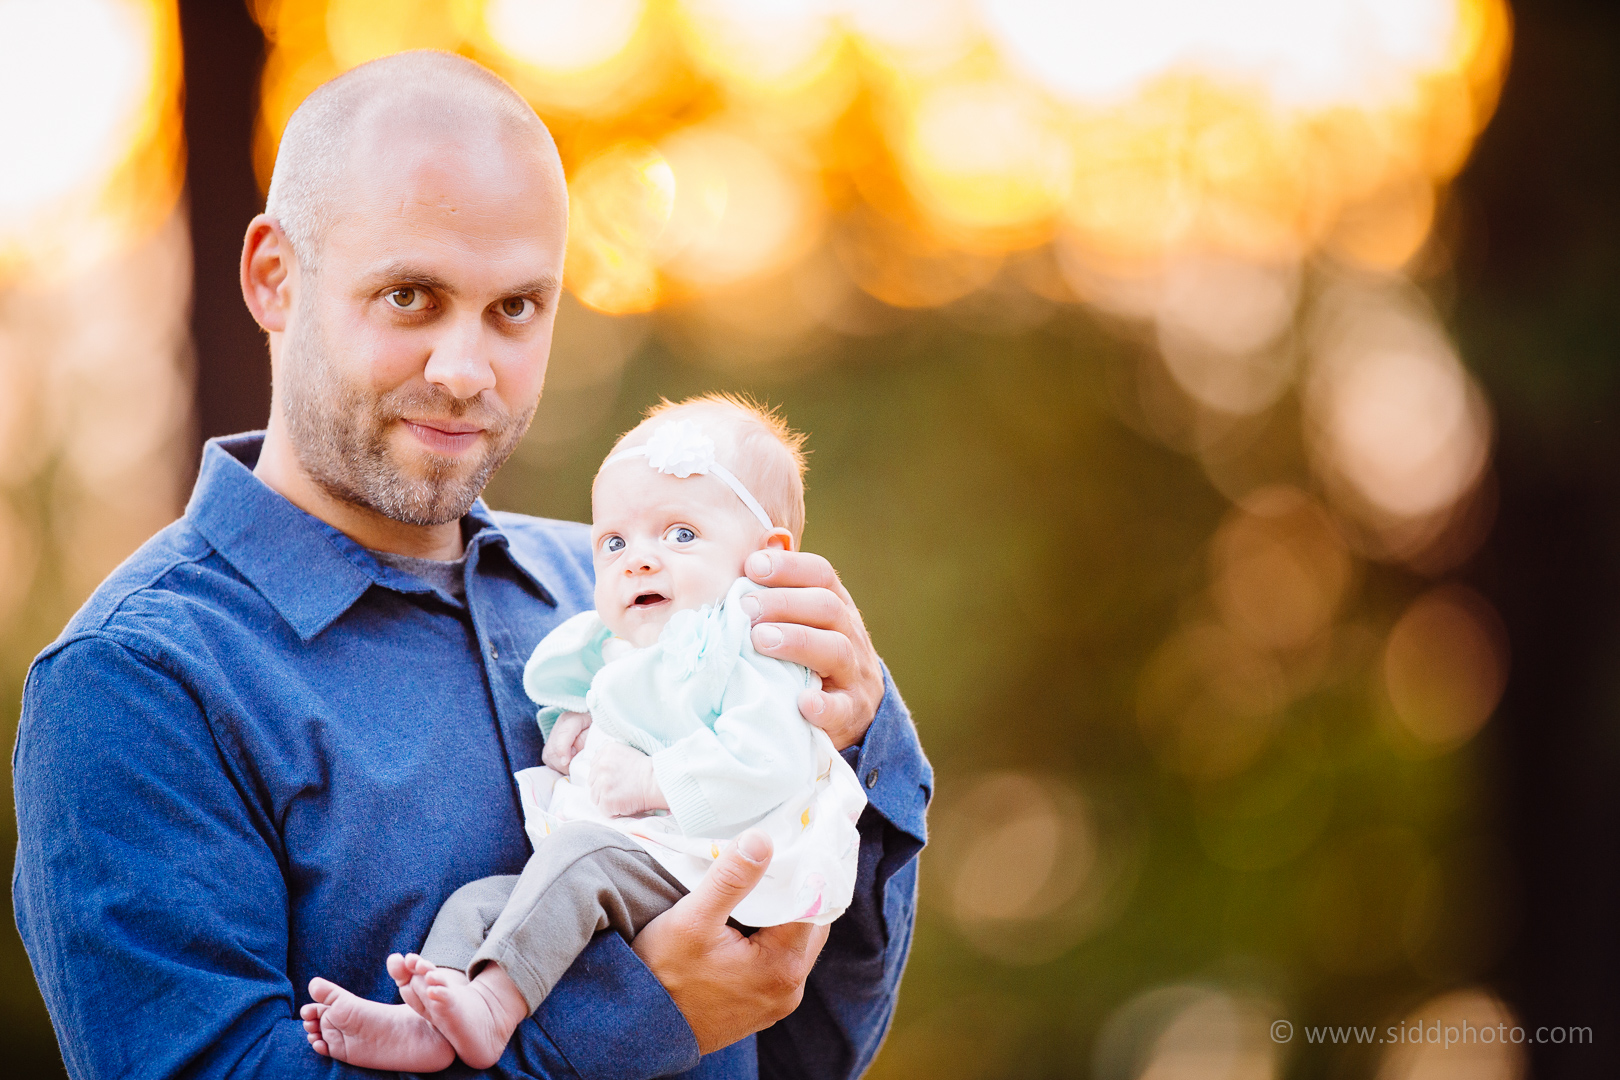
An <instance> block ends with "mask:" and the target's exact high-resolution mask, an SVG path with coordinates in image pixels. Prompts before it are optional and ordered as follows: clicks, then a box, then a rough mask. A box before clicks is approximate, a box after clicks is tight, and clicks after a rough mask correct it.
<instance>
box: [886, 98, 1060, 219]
mask: <svg viewBox="0 0 1620 1080" xmlns="http://www.w3.org/2000/svg"><path fill="white" fill-rule="evenodd" d="M902 153H903V158H904V161H905V165H906V171H907V179H908V181H909V182H910V187H911V190H912V193H913V194H914V195H915V196H916V198H917V200H918V202H919V203H921V204H922V205H923V206H925V207H927V209H928V210H929V211H930V212H931V213H932V214H933V215H934V216H935V217H936V218H937V219H938V220H939V221H940V222H941V223H942V224H945V225H947V226H956V227H958V228H959V229H960V230H962V231H963V233H964V239H967V240H969V242H971V243H973V244H974V245H975V246H982V245H985V244H988V245H990V246H991V248H992V249H995V248H1005V247H1008V246H1021V244H1027V243H1031V242H1035V243H1038V242H1040V241H1043V240H1045V239H1046V235H1045V226H1046V224H1047V223H1048V222H1049V221H1050V220H1051V218H1052V215H1053V214H1054V213H1055V212H1056V211H1057V209H1058V208H1059V207H1060V206H1061V205H1062V204H1063V201H1064V199H1065V197H1066V196H1067V195H1068V191H1069V184H1070V181H1071V178H1072V176H1073V172H1074V162H1073V159H1072V154H1073V149H1072V148H1071V146H1070V143H1069V141H1068V139H1066V138H1065V137H1064V132H1063V130H1062V126H1061V124H1060V118H1059V117H1058V115H1057V114H1056V111H1055V110H1054V109H1052V108H1051V106H1049V105H1048V104H1047V103H1046V102H1045V101H1044V100H1043V99H1042V98H1041V97H1040V96H1039V95H1037V94H1035V93H1033V92H1032V91H1030V90H1027V89H1025V88H1023V87H1020V86H1018V85H1016V84H1012V83H1008V82H978V83H954V84H946V85H942V86H939V87H936V88H934V89H932V90H930V91H929V92H928V93H927V94H925V95H924V96H923V97H922V99H921V100H920V101H919V102H918V103H917V105H916V108H915V110H914V112H913V113H912V115H911V117H910V130H909V131H908V132H907V133H906V135H905V137H904V142H903V144H902ZM986 234H988V235H986Z"/></svg>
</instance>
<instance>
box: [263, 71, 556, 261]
mask: <svg viewBox="0 0 1620 1080" xmlns="http://www.w3.org/2000/svg"><path fill="white" fill-rule="evenodd" d="M413 133H420V134H421V135H422V136H424V137H430V138H446V139H451V138H453V139H455V140H457V141H463V142H467V141H487V140H498V141H499V142H500V143H501V144H503V145H506V146H508V147H511V148H513V149H517V150H519V151H520V152H521V151H527V152H528V153H530V154H532V155H533V157H534V160H535V163H536V166H537V167H538V168H541V169H545V170H548V171H552V172H554V173H555V177H556V181H557V183H556V187H557V188H558V190H559V191H560V192H562V193H563V197H564V198H566V190H567V189H566V187H565V186H564V185H563V182H562V163H561V161H560V160H559V159H558V157H557V148H556V144H555V143H553V142H552V139H551V133H550V132H549V131H547V130H546V126H545V124H544V123H543V122H542V121H541V119H540V117H539V116H537V115H535V111H534V109H532V108H531V107H530V106H529V103H528V102H526V101H524V100H523V98H522V97H521V96H520V95H519V94H518V92H517V91H515V90H513V89H512V87H511V86H509V85H508V84H507V83H506V82H505V81H504V80H503V79H501V77H500V76H498V75H496V74H495V73H494V72H492V71H490V70H489V69H488V68H485V67H482V66H480V65H479V64H476V63H474V62H473V61H471V60H468V59H466V58H465V57H461V56H456V55H454V54H452V53H445V52H433V51H425V50H424V51H419V52H406V53H396V54H395V55H393V56H385V57H383V58H382V59H380V60H373V61H371V62H370V63H368V64H362V65H361V66H359V67H357V68H354V69H353V70H352V71H348V72H345V73H344V74H342V75H339V76H338V77H337V78H335V79H333V80H332V81H331V82H328V83H326V84H324V85H322V86H321V87H319V88H318V89H317V90H315V92H314V93H312V94H310V95H309V97H307V98H305V99H304V102H303V104H301V105H299V106H298V109H297V111H295V112H294V113H293V115H292V118H291V119H290V120H288V121H287V127H286V130H285V131H283V132H282V135H281V145H280V147H279V149H278V150H277V152H276V167H275V171H274V173H273V174H272V175H271V178H270V195H269V198H268V199H267V200H266V202H265V213H266V214H267V215H269V216H270V217H273V218H275V219H276V221H277V222H278V223H279V224H280V226H281V231H282V232H283V233H285V234H286V236H287V239H288V241H289V242H290V243H291V244H292V248H293V253H294V254H295V255H296V256H297V257H298V262H299V265H300V266H301V267H303V268H304V269H305V270H306V271H313V270H315V268H316V266H317V264H318V263H319V261H320V253H321V247H322V244H323V243H324V241H325V238H326V234H327V231H328V230H329V229H330V228H331V226H332V224H333V223H334V222H335V221H336V220H337V219H338V218H340V217H341V216H342V214H343V212H344V209H345V204H346V196H347V194H348V184H347V180H348V176H347V174H348V172H349V167H350V165H351V163H352V162H353V161H354V159H355V156H356V151H357V150H361V149H363V148H365V147H366V146H367V145H368V144H372V143H376V142H379V141H382V142H386V141H388V140H391V139H397V138H400V137H402V136H405V135H409V134H413Z"/></svg>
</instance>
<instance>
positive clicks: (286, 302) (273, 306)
mask: <svg viewBox="0 0 1620 1080" xmlns="http://www.w3.org/2000/svg"><path fill="white" fill-rule="evenodd" d="M297 282H298V259H297V257H296V256H295V255H294V254H293V249H292V244H290V243H288V242H287V234H286V233H284V232H282V231H281V225H280V224H279V223H277V221H276V219H275V218H271V217H266V216H265V215H263V214H260V215H259V216H258V217H256V218H254V219H253V220H252V221H250V222H248V229H247V236H246V238H244V239H243V241H242V299H243V300H245V301H246V302H247V307H248V311H250V312H251V313H252V314H253V320H254V321H255V322H257V323H258V324H259V325H260V326H261V327H263V328H264V329H265V330H266V331H268V332H270V333H272V334H277V333H280V332H281V331H283V330H285V329H287V316H288V315H289V314H290V313H291V312H292V308H293V303H294V299H295V298H294V295H293V290H294V288H295V286H296V285H297Z"/></svg>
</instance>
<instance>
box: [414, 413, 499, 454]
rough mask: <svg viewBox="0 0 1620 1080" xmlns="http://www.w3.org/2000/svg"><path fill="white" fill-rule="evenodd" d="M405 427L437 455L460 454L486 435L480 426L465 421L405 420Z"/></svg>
mask: <svg viewBox="0 0 1620 1080" xmlns="http://www.w3.org/2000/svg"><path fill="white" fill-rule="evenodd" d="M404 423H405V427H406V428H407V429H408V430H409V431H410V433H411V434H412V435H415V436H416V438H417V440H418V441H419V442H421V443H422V444H423V445H424V446H426V447H427V448H428V449H429V450H431V451H433V452H434V453H436V454H459V453H461V452H462V451H463V450H465V449H467V448H468V447H469V446H471V445H472V444H473V443H475V442H477V441H478V436H480V435H482V434H483V433H484V429H483V427H482V426H481V425H479V424H472V423H468V422H467V421H465V420H405V421H404Z"/></svg>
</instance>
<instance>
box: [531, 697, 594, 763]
mask: <svg viewBox="0 0 1620 1080" xmlns="http://www.w3.org/2000/svg"><path fill="white" fill-rule="evenodd" d="M590 727H591V714H590V713H584V712H565V713H563V714H562V715H561V716H559V717H557V722H556V723H555V724H553V725H551V735H550V736H549V737H548V738H547V739H546V747H545V749H544V750H542V751H540V760H541V761H542V762H544V763H545V764H547V765H550V766H551V767H552V768H553V769H556V770H557V771H558V772H560V773H562V774H563V775H564V776H567V775H568V763H569V762H571V761H573V760H574V756H575V755H576V754H578V753H579V752H580V751H581V750H583V749H585V733H586V732H587V731H589V730H590Z"/></svg>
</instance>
